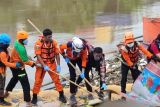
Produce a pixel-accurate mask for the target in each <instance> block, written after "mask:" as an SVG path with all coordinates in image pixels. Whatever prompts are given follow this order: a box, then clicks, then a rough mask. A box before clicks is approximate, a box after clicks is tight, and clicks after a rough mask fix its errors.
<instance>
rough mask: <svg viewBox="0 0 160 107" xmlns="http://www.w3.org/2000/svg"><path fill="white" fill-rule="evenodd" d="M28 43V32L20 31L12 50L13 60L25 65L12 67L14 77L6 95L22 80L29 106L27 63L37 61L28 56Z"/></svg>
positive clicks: (32, 64) (24, 94) (25, 99)
mask: <svg viewBox="0 0 160 107" xmlns="http://www.w3.org/2000/svg"><path fill="white" fill-rule="evenodd" d="M27 43H28V33H27V32H26V31H18V32H17V40H16V41H15V43H14V48H13V49H12V52H11V62H12V63H15V62H20V63H21V64H22V65H23V67H21V68H13V67H11V71H12V75H13V77H12V78H11V80H10V81H9V83H8V85H7V87H6V93H5V96H8V95H9V92H11V91H12V90H13V88H14V87H15V85H16V84H17V83H18V81H20V83H21V85H22V88H23V96H24V101H25V102H26V104H27V106H30V100H31V97H30V84H29V80H28V76H27V73H26V70H25V65H29V66H31V67H34V66H35V63H34V62H33V61H31V60H30V59H29V58H28V55H27V51H26V48H25V45H27Z"/></svg>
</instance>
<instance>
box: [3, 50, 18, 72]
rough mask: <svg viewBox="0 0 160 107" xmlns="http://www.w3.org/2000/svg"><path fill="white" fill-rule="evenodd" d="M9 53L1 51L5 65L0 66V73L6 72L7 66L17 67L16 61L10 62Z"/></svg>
mask: <svg viewBox="0 0 160 107" xmlns="http://www.w3.org/2000/svg"><path fill="white" fill-rule="evenodd" d="M8 60H9V55H8V54H7V53H6V52H3V51H2V52H0V61H1V63H3V64H4V65H5V66H0V73H2V74H4V73H5V71H6V66H8V67H12V68H15V67H16V63H10V62H9V61H8Z"/></svg>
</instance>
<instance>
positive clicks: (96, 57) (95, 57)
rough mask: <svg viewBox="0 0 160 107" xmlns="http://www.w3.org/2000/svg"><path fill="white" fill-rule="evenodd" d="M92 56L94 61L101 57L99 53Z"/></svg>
mask: <svg viewBox="0 0 160 107" xmlns="http://www.w3.org/2000/svg"><path fill="white" fill-rule="evenodd" d="M93 56H94V60H95V61H99V60H100V59H101V57H102V56H101V55H98V54H93Z"/></svg>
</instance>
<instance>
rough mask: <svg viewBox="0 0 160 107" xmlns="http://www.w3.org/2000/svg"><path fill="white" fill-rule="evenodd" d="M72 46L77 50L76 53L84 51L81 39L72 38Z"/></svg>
mask: <svg viewBox="0 0 160 107" xmlns="http://www.w3.org/2000/svg"><path fill="white" fill-rule="evenodd" d="M72 41H73V42H72V46H73V48H74V50H75V52H80V51H81V50H82V49H83V42H82V40H81V39H79V38H78V37H73V38H72Z"/></svg>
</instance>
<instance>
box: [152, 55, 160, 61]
mask: <svg viewBox="0 0 160 107" xmlns="http://www.w3.org/2000/svg"><path fill="white" fill-rule="evenodd" d="M151 59H152V60H154V62H160V58H159V57H157V56H156V55H153V56H152V57H151Z"/></svg>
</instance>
